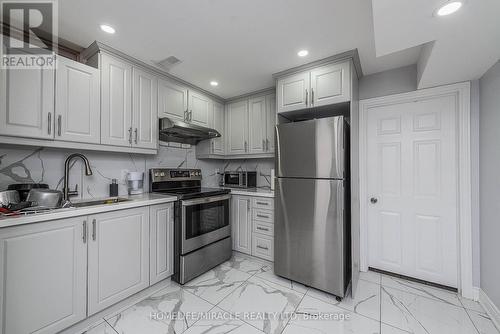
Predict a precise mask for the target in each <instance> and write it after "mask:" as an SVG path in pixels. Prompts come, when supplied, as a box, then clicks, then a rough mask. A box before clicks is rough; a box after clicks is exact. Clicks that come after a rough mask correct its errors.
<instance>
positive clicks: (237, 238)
mask: <svg viewBox="0 0 500 334" xmlns="http://www.w3.org/2000/svg"><path fill="white" fill-rule="evenodd" d="M231 204H232V205H231V210H232V219H231V222H232V226H231V230H232V236H233V249H234V250H235V251H238V252H241V253H246V254H251V252H252V216H251V209H250V208H251V198H250V197H248V196H237V195H236V196H235V195H233V196H232V203H231Z"/></svg>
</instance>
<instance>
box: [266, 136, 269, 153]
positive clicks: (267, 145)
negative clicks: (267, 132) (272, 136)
mask: <svg viewBox="0 0 500 334" xmlns="http://www.w3.org/2000/svg"><path fill="white" fill-rule="evenodd" d="M266 151H269V139H266Z"/></svg>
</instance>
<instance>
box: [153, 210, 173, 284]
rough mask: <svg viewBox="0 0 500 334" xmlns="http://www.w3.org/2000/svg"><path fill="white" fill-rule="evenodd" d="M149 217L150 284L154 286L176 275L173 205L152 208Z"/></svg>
mask: <svg viewBox="0 0 500 334" xmlns="http://www.w3.org/2000/svg"><path fill="white" fill-rule="evenodd" d="M149 217H150V229H149V231H150V233H149V235H150V241H149V243H150V248H149V284H150V285H153V284H155V283H157V282H159V281H161V280H164V279H165V278H167V277H170V276H172V274H173V273H174V252H173V247H172V245H173V244H174V205H173V203H167V204H159V205H154V206H151V207H150V208H149Z"/></svg>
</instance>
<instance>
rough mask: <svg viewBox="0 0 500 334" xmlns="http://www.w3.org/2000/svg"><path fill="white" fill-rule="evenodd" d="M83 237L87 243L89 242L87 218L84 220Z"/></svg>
mask: <svg viewBox="0 0 500 334" xmlns="http://www.w3.org/2000/svg"><path fill="white" fill-rule="evenodd" d="M82 239H83V243H84V244H86V243H87V221H86V220H84V221H83V236H82Z"/></svg>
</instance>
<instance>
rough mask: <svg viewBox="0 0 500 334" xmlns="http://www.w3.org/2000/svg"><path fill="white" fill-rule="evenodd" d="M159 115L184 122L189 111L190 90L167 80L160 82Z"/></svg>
mask: <svg viewBox="0 0 500 334" xmlns="http://www.w3.org/2000/svg"><path fill="white" fill-rule="evenodd" d="M158 103H159V109H158V115H159V117H168V118H171V119H174V120H177V121H182V122H184V121H185V120H186V113H187V111H188V90H187V88H185V87H182V86H178V85H176V84H173V83H171V82H169V81H166V80H161V79H160V80H159V81H158Z"/></svg>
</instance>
